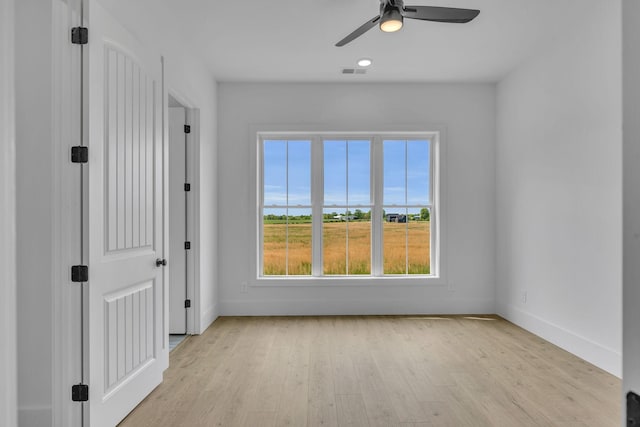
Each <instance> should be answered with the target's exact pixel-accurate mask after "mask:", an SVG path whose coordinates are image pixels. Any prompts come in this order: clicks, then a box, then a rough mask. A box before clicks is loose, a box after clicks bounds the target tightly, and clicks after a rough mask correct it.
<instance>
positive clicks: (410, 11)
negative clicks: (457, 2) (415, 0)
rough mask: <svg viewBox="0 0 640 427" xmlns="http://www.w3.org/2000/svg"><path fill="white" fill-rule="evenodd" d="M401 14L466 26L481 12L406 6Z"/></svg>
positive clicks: (413, 17)
mask: <svg viewBox="0 0 640 427" xmlns="http://www.w3.org/2000/svg"><path fill="white" fill-rule="evenodd" d="M400 13H402V16H404V17H405V18H411V19H421V20H423V21H435V22H451V23H456V24H464V23H467V22H469V21H471V20H473V18H475V17H476V16H478V14H480V11H479V10H475V9H456V8H453V7H436V6H405V7H404V8H403V9H401V10H400Z"/></svg>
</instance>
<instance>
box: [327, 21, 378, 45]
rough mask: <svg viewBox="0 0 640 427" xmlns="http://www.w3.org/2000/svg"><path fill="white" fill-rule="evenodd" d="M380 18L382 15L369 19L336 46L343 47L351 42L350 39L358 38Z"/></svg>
mask: <svg viewBox="0 0 640 427" xmlns="http://www.w3.org/2000/svg"><path fill="white" fill-rule="evenodd" d="M379 20H380V15H376V16H375V17H373V18H372V19H370V20H368V21H367V22H365V23H364V24H362V25H361V26H359V27H358V28H357V29H356V30H355V31H354V32H352V33H351V34H349V35H348V36H347V37H345V38H343V39H342V40H340V41H339V42H338V43H336V46H337V47H341V46H344V45H345V44H347V43H349V42H350V41H352V40H354V39H357V38H358V37H360V36H361V35H363V34H364V33H366V32H367V31H369V30H370V29H372V28H373V27H375V26H376V24H377V23H378V21H379Z"/></svg>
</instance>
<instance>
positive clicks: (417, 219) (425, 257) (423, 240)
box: [407, 208, 431, 274]
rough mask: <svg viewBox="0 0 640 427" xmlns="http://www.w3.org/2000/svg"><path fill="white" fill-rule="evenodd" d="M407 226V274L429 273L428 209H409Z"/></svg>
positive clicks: (429, 229) (429, 231) (429, 239)
mask: <svg viewBox="0 0 640 427" xmlns="http://www.w3.org/2000/svg"><path fill="white" fill-rule="evenodd" d="M407 226H408V227H407V233H408V239H407V240H408V242H409V249H408V257H409V274H430V273H431V266H430V263H431V259H430V251H431V222H430V213H429V209H427V208H422V209H413V210H412V209H410V210H409V222H408V223H407Z"/></svg>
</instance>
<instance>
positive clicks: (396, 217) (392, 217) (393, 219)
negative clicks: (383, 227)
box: [387, 213, 407, 223]
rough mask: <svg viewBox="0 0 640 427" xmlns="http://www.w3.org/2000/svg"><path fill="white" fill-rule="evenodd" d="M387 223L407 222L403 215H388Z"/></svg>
mask: <svg viewBox="0 0 640 427" xmlns="http://www.w3.org/2000/svg"><path fill="white" fill-rule="evenodd" d="M387 222H401V223H404V222H407V216H406V215H404V214H397V213H390V214H387Z"/></svg>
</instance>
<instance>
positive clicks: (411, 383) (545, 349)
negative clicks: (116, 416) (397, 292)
mask: <svg viewBox="0 0 640 427" xmlns="http://www.w3.org/2000/svg"><path fill="white" fill-rule="evenodd" d="M170 365H171V366H170V368H169V369H168V370H167V371H166V372H165V380H164V383H163V384H161V385H160V386H159V387H158V388H157V389H156V390H155V391H154V392H153V393H152V394H151V395H150V396H149V397H148V398H147V399H146V400H145V401H144V402H142V403H141V404H140V405H139V406H138V408H136V409H135V410H134V411H133V412H132V413H131V414H130V415H129V416H128V417H127V419H125V420H124V421H123V422H122V423H121V426H123V427H125V426H126V427H132V426H135V427H137V426H154V427H162V426H168V427H169V426H170V427H175V426H247V427H260V426H294V427H303V426H319V425H322V426H381V427H391V426H454V427H458V426H470V427H481V426H505V427H516V426H564V427H569V426H571V427H577V426H597V427H606V426H619V425H620V417H621V407H620V400H621V389H620V387H621V385H620V380H619V379H617V378H615V377H614V376H612V375H609V374H607V373H606V372H604V371H602V370H600V369H598V368H596V367H594V366H593V365H590V364H589V363H587V362H585V361H583V360H581V359H578V358H576V357H575V356H572V355H571V354H569V353H567V352H565V351H563V350H561V349H559V348H558V347H556V346H554V345H552V344H550V343H548V342H546V341H544V340H542V339H540V338H538V337H536V336H534V335H532V334H530V333H528V332H526V331H524V330H522V329H520V328H518V327H516V326H514V325H513V324H511V323H509V322H507V321H505V320H503V319H500V318H496V317H489V318H477V317H475V318H474V317H463V316H455V317H426V316H404V317H396V316H393V317H360V316H354V317H287V318H283V317H254V318H251V317H249V318H231V317H227V318H220V319H218V320H217V321H216V322H215V323H214V324H213V325H212V326H211V327H210V328H209V329H208V330H207V331H206V332H205V333H204V334H203V335H201V336H194V337H191V338H189V339H188V340H186V341H185V342H184V343H183V344H181V345H180V346H179V347H178V348H177V349H176V350H174V351H173V352H172V353H171V362H170Z"/></svg>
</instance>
